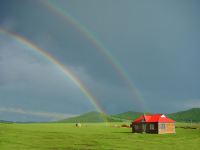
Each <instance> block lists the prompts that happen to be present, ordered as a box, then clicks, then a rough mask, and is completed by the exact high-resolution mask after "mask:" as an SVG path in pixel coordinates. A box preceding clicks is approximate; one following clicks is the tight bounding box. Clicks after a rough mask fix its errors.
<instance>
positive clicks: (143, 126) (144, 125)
mask: <svg viewBox="0 0 200 150" xmlns="http://www.w3.org/2000/svg"><path fill="white" fill-rule="evenodd" d="M142 131H143V132H146V124H142Z"/></svg>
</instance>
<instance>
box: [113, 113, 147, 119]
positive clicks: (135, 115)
mask: <svg viewBox="0 0 200 150" xmlns="http://www.w3.org/2000/svg"><path fill="white" fill-rule="evenodd" d="M141 115H143V113H141V112H134V111H128V112H124V113H121V114H116V115H112V117H115V118H120V119H125V120H135V119H136V118H138V117H140V116H141Z"/></svg>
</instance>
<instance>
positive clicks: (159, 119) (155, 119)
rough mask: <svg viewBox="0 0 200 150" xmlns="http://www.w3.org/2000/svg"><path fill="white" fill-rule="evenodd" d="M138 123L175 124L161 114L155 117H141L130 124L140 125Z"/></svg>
mask: <svg viewBox="0 0 200 150" xmlns="http://www.w3.org/2000/svg"><path fill="white" fill-rule="evenodd" d="M140 122H166V123H167V122H175V121H174V120H172V119H170V118H168V117H166V116H165V115H163V114H155V115H142V116H141V117H140V118H138V119H136V120H134V121H133V122H132V123H140Z"/></svg>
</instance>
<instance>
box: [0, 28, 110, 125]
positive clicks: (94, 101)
mask: <svg viewBox="0 0 200 150" xmlns="http://www.w3.org/2000/svg"><path fill="white" fill-rule="evenodd" d="M0 34H1V35H6V36H8V37H11V38H13V39H14V40H16V41H17V42H19V43H21V44H23V45H25V46H27V47H28V48H29V49H30V50H32V51H34V52H37V54H39V55H41V56H42V57H44V58H45V59H47V60H48V61H49V62H51V63H52V64H54V65H55V66H57V67H58V68H59V69H60V70H61V71H62V72H63V73H64V74H65V75H66V76H67V77H68V78H69V79H70V80H72V81H73V83H74V84H75V85H76V86H77V87H78V88H79V89H80V90H81V91H82V92H83V94H84V95H85V96H86V97H87V98H88V99H89V101H90V102H91V103H92V105H93V106H94V107H95V109H96V110H97V111H98V112H100V113H101V114H102V118H103V119H104V121H105V122H107V119H106V118H105V117H104V114H105V112H104V111H103V109H102V108H101V106H100V105H99V104H98V100H97V99H96V97H95V96H93V95H92V93H91V92H90V91H89V90H88V88H87V87H86V86H85V85H84V84H83V83H82V81H81V80H80V79H79V78H78V77H77V76H76V75H75V74H74V72H73V71H72V70H70V68H69V67H67V66H66V65H63V64H62V63H61V62H59V61H58V60H57V59H56V58H54V57H53V56H52V55H51V54H49V53H48V52H47V51H46V50H44V49H42V48H39V47H38V46H37V45H35V44H34V43H32V42H31V41H30V40H28V39H27V38H25V37H23V36H21V35H19V34H16V33H13V32H9V31H7V30H5V29H3V28H1V27H0Z"/></svg>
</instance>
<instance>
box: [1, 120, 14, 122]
mask: <svg viewBox="0 0 200 150" xmlns="http://www.w3.org/2000/svg"><path fill="white" fill-rule="evenodd" d="M0 123H13V122H12V121H6V120H0Z"/></svg>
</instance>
